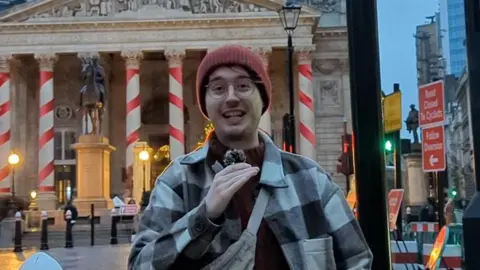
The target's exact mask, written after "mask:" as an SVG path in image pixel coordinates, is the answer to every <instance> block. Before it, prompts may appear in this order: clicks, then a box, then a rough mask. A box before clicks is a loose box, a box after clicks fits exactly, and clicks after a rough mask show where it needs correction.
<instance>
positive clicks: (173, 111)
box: [165, 50, 185, 160]
mask: <svg viewBox="0 0 480 270" xmlns="http://www.w3.org/2000/svg"><path fill="white" fill-rule="evenodd" d="M165 56H166V57H167V59H168V75H169V82H170V83H169V94H168V101H169V105H168V106H169V123H170V127H169V133H170V141H169V142H170V159H171V160H174V159H175V158H177V157H179V156H181V155H184V154H185V128H184V123H185V122H184V121H185V120H184V114H183V108H184V107H183V79H182V78H183V70H182V69H183V59H184V58H185V51H177V50H167V51H165Z"/></svg>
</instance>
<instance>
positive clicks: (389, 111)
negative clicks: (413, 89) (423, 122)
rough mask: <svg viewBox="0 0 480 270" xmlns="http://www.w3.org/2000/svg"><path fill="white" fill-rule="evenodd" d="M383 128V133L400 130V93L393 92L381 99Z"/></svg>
mask: <svg viewBox="0 0 480 270" xmlns="http://www.w3.org/2000/svg"><path fill="white" fill-rule="evenodd" d="M383 127H384V131H385V133H390V132H394V131H398V130H400V129H402V93H401V92H395V93H393V94H390V95H388V96H386V97H385V98H384V99H383Z"/></svg>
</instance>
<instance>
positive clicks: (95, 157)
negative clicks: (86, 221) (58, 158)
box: [72, 135, 115, 215]
mask: <svg viewBox="0 0 480 270" xmlns="http://www.w3.org/2000/svg"><path fill="white" fill-rule="evenodd" d="M72 148H74V149H75V150H76V151H77V198H76V199H75V201H74V204H75V205H76V206H77V208H78V210H79V212H80V213H81V215H84V214H89V213H90V204H92V203H93V204H94V205H95V209H99V210H100V209H110V208H112V200H111V199H110V153H111V152H112V151H114V150H115V148H114V147H113V146H111V145H110V144H109V142H108V139H107V138H105V137H103V136H97V135H82V136H80V138H79V139H78V142H77V143H75V144H73V145H72Z"/></svg>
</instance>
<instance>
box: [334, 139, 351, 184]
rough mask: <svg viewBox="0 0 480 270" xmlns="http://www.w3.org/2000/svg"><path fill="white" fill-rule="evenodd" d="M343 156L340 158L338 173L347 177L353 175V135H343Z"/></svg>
mask: <svg viewBox="0 0 480 270" xmlns="http://www.w3.org/2000/svg"><path fill="white" fill-rule="evenodd" d="M342 148H343V149H342V154H341V155H340V157H339V158H338V162H339V164H338V165H337V172H338V173H342V174H344V175H346V176H349V175H351V174H353V145H352V135H351V134H345V135H342Z"/></svg>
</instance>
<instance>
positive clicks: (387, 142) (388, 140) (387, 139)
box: [383, 133, 395, 153]
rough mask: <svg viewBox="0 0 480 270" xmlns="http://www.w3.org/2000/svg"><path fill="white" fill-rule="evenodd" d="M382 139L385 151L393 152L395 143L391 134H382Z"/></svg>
mask: <svg viewBox="0 0 480 270" xmlns="http://www.w3.org/2000/svg"><path fill="white" fill-rule="evenodd" d="M383 139H384V140H383V141H384V149H385V153H393V152H394V151H395V145H394V141H393V134H392V133H387V134H384V136H383Z"/></svg>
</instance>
